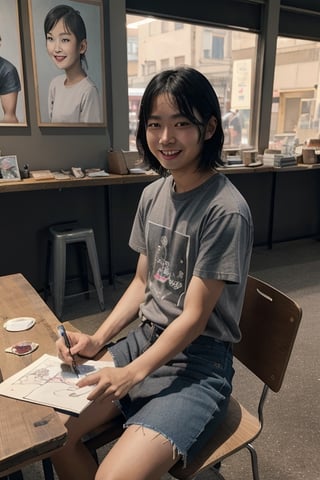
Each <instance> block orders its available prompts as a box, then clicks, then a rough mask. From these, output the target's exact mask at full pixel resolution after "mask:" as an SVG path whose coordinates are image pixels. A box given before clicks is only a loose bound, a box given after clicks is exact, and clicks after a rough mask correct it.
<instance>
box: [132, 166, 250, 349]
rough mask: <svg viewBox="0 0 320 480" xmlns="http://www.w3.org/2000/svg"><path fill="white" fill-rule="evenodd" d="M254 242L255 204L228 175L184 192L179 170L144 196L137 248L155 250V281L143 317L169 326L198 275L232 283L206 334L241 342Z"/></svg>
mask: <svg viewBox="0 0 320 480" xmlns="http://www.w3.org/2000/svg"><path fill="white" fill-rule="evenodd" d="M252 243H253V225H252V219H251V214H250V210H249V208H248V205H247V203H246V201H245V200H244V198H243V197H242V195H241V194H240V193H239V191H238V190H237V189H236V188H235V187H234V185H233V184H232V183H231V182H230V180H229V179H228V178H227V177H226V176H225V175H223V174H220V173H218V174H216V175H214V176H213V177H211V178H210V179H209V180H208V181H206V182H205V183H204V184H202V185H201V186H199V187H197V188H195V189H194V190H191V191H188V192H184V193H177V192H175V191H174V187H173V179H172V177H171V176H169V177H167V178H164V179H163V178H161V179H159V180H157V181H155V182H153V183H152V184H150V185H148V186H147V187H146V188H145V189H144V191H143V193H142V196H141V199H140V202H139V206H138V210H137V213H136V217H135V221H134V224H133V229H132V232H131V237H130V242H129V244H130V247H131V248H132V249H133V250H135V251H137V252H138V253H142V254H144V255H147V257H148V265H149V272H148V282H147V287H146V296H145V302H144V303H143V304H142V305H141V312H140V313H141V317H142V318H145V319H149V320H151V321H152V322H154V323H156V324H158V325H160V326H163V327H166V326H167V325H168V324H169V323H170V322H172V321H173V320H174V319H175V318H176V317H177V316H178V315H179V314H180V313H181V311H182V309H183V304H184V299H185V294H186V291H187V288H188V285H189V283H190V280H191V278H192V276H193V275H195V276H198V277H200V278H210V279H218V280H223V281H224V282H226V285H225V287H224V289H223V292H222V295H221V296H220V298H219V301H218V303H217V305H216V307H215V309H214V311H213V312H212V314H211V316H210V318H209V321H208V324H207V328H206V330H205V332H204V334H205V335H209V336H213V337H214V338H216V339H218V340H223V341H230V342H237V341H239V340H240V338H241V334H240V331H239V327H238V325H239V320H240V314H241V308H242V303H243V297H244V293H245V287H246V278H247V274H248V271H249V265H250V259H251V250H252Z"/></svg>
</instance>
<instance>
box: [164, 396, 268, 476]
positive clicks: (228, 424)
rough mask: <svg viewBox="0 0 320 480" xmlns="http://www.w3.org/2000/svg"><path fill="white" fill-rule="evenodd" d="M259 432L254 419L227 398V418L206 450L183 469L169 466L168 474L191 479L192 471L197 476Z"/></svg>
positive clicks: (236, 403) (181, 466) (180, 464)
mask: <svg viewBox="0 0 320 480" xmlns="http://www.w3.org/2000/svg"><path fill="white" fill-rule="evenodd" d="M260 430H261V425H260V422H259V420H258V418H257V417H255V416H254V415H252V414H251V413H249V412H248V411H247V410H246V409H245V408H244V407H243V406H242V405H241V404H240V403H239V402H238V401H237V400H236V399H235V398H234V397H232V396H231V398H230V402H229V407H228V411H227V415H226V417H225V418H224V420H223V422H222V424H221V425H220V426H219V427H218V429H217V430H216V431H215V433H214V435H213V437H212V439H211V440H210V441H209V442H208V443H207V445H206V447H205V448H203V449H202V450H201V451H200V452H199V453H198V454H197V457H196V459H195V460H194V461H193V462H192V463H190V464H189V465H188V466H187V467H185V468H184V467H183V464H182V462H178V463H177V464H176V465H174V466H173V467H172V469H171V470H170V474H171V475H172V476H173V477H175V478H177V479H181V480H182V479H184V480H186V479H190V478H193V475H194V473H195V472H196V473H197V474H199V473H201V472H202V471H204V470H206V469H207V468H209V467H210V466H212V465H215V464H216V463H219V462H221V461H222V460H223V459H224V458H225V457H227V456H229V455H230V454H231V453H235V452H236V451H237V450H240V449H241V448H242V447H243V446H245V445H246V444H247V443H250V442H251V441H253V440H254V439H255V438H256V436H257V435H258V434H259V432H260Z"/></svg>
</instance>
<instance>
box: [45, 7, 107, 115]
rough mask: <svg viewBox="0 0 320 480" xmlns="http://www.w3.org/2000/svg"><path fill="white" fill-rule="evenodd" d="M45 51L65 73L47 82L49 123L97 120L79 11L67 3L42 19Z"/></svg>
mask: <svg viewBox="0 0 320 480" xmlns="http://www.w3.org/2000/svg"><path fill="white" fill-rule="evenodd" d="M44 32H45V36H46V46H47V52H48V54H49V56H50V58H51V59H52V61H53V63H54V64H55V65H56V67H57V68H59V69H60V70H64V72H65V75H58V76H57V77H55V78H54V79H53V80H52V81H51V83H50V86H49V95H48V108H49V118H50V122H51V123H100V122H101V121H102V118H101V102H100V98H99V92H98V89H97V87H96V85H95V83H94V82H93V81H92V80H91V79H90V78H89V76H88V75H87V62H86V58H85V53H86V51H87V34H86V27H85V24H84V21H83V19H82V17H81V15H80V13H79V12H78V11H77V10H75V9H73V8H72V7H70V6H68V5H58V6H56V7H54V8H52V9H51V10H50V11H49V13H48V14H47V16H46V18H45V21H44Z"/></svg>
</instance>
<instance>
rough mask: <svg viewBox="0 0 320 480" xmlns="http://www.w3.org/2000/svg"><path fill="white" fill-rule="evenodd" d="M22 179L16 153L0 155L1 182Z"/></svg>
mask: <svg viewBox="0 0 320 480" xmlns="http://www.w3.org/2000/svg"><path fill="white" fill-rule="evenodd" d="M19 180H21V176H20V170H19V166H18V160H17V156H16V155H5V156H1V157H0V182H17V181H19Z"/></svg>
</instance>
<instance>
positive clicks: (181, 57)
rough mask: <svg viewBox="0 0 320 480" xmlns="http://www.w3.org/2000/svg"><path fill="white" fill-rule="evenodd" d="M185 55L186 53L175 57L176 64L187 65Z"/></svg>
mask: <svg viewBox="0 0 320 480" xmlns="http://www.w3.org/2000/svg"><path fill="white" fill-rule="evenodd" d="M185 63H186V62H185V57H184V55H179V56H178V57H174V66H175V67H179V66H183V65H185Z"/></svg>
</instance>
